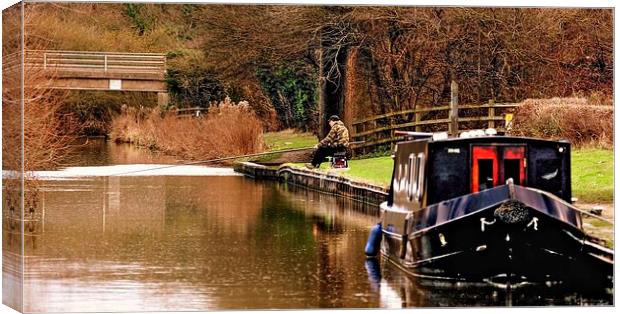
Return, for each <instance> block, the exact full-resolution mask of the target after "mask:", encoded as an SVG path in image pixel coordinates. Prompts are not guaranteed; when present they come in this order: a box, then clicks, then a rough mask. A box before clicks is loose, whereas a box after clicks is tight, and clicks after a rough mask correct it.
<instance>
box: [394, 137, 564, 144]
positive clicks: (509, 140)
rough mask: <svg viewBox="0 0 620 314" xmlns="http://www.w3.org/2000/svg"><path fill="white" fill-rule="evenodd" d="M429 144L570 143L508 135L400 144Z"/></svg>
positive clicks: (452, 138)
mask: <svg viewBox="0 0 620 314" xmlns="http://www.w3.org/2000/svg"><path fill="white" fill-rule="evenodd" d="M424 141H426V142H429V143H451V142H452V143H466V142H504V143H514V142H541V143H549V144H551V143H569V142H568V141H567V140H548V139H541V138H535V137H525V136H506V135H485V136H474V137H448V138H441V139H433V138H432V137H426V138H419V139H415V140H408V141H407V140H405V141H401V142H399V143H413V142H424Z"/></svg>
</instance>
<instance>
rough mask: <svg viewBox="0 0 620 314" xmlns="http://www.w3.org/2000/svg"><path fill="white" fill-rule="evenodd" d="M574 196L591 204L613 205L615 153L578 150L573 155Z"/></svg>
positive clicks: (605, 150) (603, 150)
mask: <svg viewBox="0 0 620 314" xmlns="http://www.w3.org/2000/svg"><path fill="white" fill-rule="evenodd" d="M571 159H572V163H571V166H572V167H571V169H572V179H573V184H572V186H573V196H574V197H578V198H579V200H580V201H584V202H590V203H598V202H601V203H608V202H609V203H611V202H612V201H613V196H614V152H613V150H607V149H587V148H586V149H578V150H574V151H573V153H572V154H571Z"/></svg>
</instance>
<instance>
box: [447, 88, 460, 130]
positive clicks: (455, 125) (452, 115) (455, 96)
mask: <svg viewBox="0 0 620 314" xmlns="http://www.w3.org/2000/svg"><path fill="white" fill-rule="evenodd" d="M448 118H449V119H450V124H448V132H449V133H450V135H452V136H454V137H457V136H458V133H459V85H458V84H457V83H456V82H455V81H452V83H451V84H450V112H449V114H448Z"/></svg>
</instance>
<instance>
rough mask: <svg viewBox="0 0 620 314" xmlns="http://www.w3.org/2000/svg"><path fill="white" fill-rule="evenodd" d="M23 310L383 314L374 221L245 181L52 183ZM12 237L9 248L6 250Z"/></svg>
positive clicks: (30, 254) (46, 188)
mask: <svg viewBox="0 0 620 314" xmlns="http://www.w3.org/2000/svg"><path fill="white" fill-rule="evenodd" d="M40 204H41V208H40V212H41V216H42V219H41V221H40V222H39V227H38V228H39V229H38V230H39V232H38V233H37V234H36V235H33V236H32V237H31V239H30V240H28V241H27V243H26V245H25V255H26V256H27V258H26V259H25V282H24V284H25V290H24V293H25V295H24V305H25V308H24V310H25V311H37V312H38V311H46V312H49V311H90V310H97V311H142V310H147V311H152V310H207V309H256V308H260V309H265V308H326V307H376V306H378V296H377V295H376V293H373V292H372V290H371V287H369V286H368V284H367V279H366V277H365V276H363V274H364V268H363V267H364V265H363V262H362V261H363V259H364V257H363V250H362V249H361V247H362V246H363V244H364V241H365V237H366V233H367V226H369V225H371V223H372V222H373V221H374V218H372V216H368V215H365V214H363V212H356V211H352V210H351V209H350V208H346V207H345V206H344V205H345V204H344V203H343V202H342V201H340V200H338V199H336V198H333V197H330V196H326V195H322V194H318V193H314V194H313V195H308V194H307V193H306V192H304V193H299V192H296V191H292V190H291V189H290V188H288V187H286V186H280V185H276V184H262V183H257V182H255V181H253V180H251V179H246V178H244V177H96V178H80V179H75V180H54V181H46V182H44V185H43V186H42V191H41V201H40ZM7 240H8V238H5V243H6V241H7Z"/></svg>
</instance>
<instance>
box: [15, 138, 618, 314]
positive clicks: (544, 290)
mask: <svg viewBox="0 0 620 314" xmlns="http://www.w3.org/2000/svg"><path fill="white" fill-rule="evenodd" d="M77 157H79V158H77V159H74V161H79V162H76V163H75V164H74V165H75V166H77V167H74V168H70V169H65V170H60V171H51V172H41V173H39V176H40V178H41V185H40V189H41V191H40V194H39V203H38V206H37V215H35V216H36V217H37V218H36V219H33V220H32V221H29V222H27V223H26V226H25V230H26V235H25V243H24V250H25V255H26V257H25V259H24V264H23V271H24V281H23V299H24V303H23V306H24V311H27V312H74V311H82V312H86V311H97V312H109V311H123V312H129V311H186V310H201V311H207V310H226V309H317V308H401V307H439V306H457V307H463V306H483V305H492V306H504V305H566V304H570V305H600V304H609V303H611V302H612V297H611V295H610V294H606V293H601V294H596V295H594V296H592V295H583V294H580V293H577V292H572V291H567V290H564V289H562V288H554V287H551V288H550V287H528V286H525V287H520V288H519V289H512V290H510V289H509V290H506V289H500V288H493V287H489V286H484V285H482V286H481V285H474V286H470V285H462V284H455V283H450V282H423V281H420V280H416V279H414V278H410V277H408V276H406V275H404V274H403V273H402V271H400V270H399V269H398V268H396V267H394V266H393V265H392V264H390V263H389V262H387V261H385V260H379V261H376V260H366V258H365V256H364V253H363V252H364V245H365V242H366V238H367V236H368V232H369V229H370V227H371V226H372V225H373V224H374V223H375V222H376V220H377V218H376V215H377V207H376V206H374V205H368V204H362V203H358V202H354V201H351V200H348V199H342V198H338V197H334V196H329V195H326V194H321V193H317V192H313V191H308V190H304V189H299V188H296V187H294V186H290V185H288V186H287V185H286V184H281V183H276V182H260V181H255V180H253V179H249V178H246V177H243V176H240V175H237V174H235V173H234V172H232V170H230V169H222V168H209V167H201V166H195V167H189V168H187V167H185V168H184V167H173V168H164V169H162V167H161V166H153V164H170V163H173V162H175V160H173V159H172V158H169V157H165V156H155V155H152V154H150V153H149V152H146V151H143V150H140V149H136V148H134V147H131V146H117V145H115V144H111V143H105V142H102V141H95V142H91V143H90V144H88V145H85V146H84V147H83V150H82V155H81V156H79V155H78V156H77ZM146 167H153V168H158V169H157V170H154V171H144V170H145V169H146ZM136 170H140V171H139V172H132V171H136ZM119 174H120V175H119ZM5 226H6V222H5ZM8 229H9V228H6V227H5V228H4V234H3V248H4V250H3V256H4V259H5V263H7V262H10V261H11V260H15V259H12V258H11V256H12V255H11V252H15V251H16V250H18V246H19V241H18V237H19V235H17V234H15V233H11V232H9V231H7V230H8ZM10 269H12V268H11V267H8V266H6V265H5V267H4V270H5V272H4V273H5V274H4V279H5V280H4V281H5V286H4V288H5V290H6V289H7V288H12V287H13V288H15V286H11V285H10V283H11V280H12V279H11V277H10V276H11V272H10V271H7V270H10ZM13 279H14V278H13ZM7 280H8V281H7Z"/></svg>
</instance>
